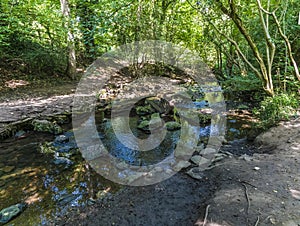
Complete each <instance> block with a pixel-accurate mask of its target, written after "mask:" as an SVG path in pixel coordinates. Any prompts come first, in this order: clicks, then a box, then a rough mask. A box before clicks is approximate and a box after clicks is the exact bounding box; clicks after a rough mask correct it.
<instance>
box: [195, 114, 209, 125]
mask: <svg viewBox="0 0 300 226" xmlns="http://www.w3.org/2000/svg"><path fill="white" fill-rule="evenodd" d="M198 118H199V121H200V123H208V122H210V121H211V114H198Z"/></svg>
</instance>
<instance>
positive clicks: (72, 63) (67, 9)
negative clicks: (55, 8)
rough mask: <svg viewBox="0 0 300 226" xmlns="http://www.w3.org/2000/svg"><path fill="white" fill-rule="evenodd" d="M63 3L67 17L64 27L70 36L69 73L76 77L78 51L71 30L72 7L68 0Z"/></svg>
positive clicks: (68, 40) (62, 0)
mask: <svg viewBox="0 0 300 226" xmlns="http://www.w3.org/2000/svg"><path fill="white" fill-rule="evenodd" d="M60 5H61V11H62V14H63V16H64V18H65V21H66V22H65V24H64V27H65V28H66V29H67V30H68V36H67V43H68V66H67V70H66V72H67V75H68V76H69V77H70V78H72V79H75V74H76V53H75V43H74V36H73V33H72V31H71V26H70V22H69V21H70V17H71V15H70V7H69V2H68V0H60Z"/></svg>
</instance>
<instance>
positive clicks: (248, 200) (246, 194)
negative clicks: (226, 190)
mask: <svg viewBox="0 0 300 226" xmlns="http://www.w3.org/2000/svg"><path fill="white" fill-rule="evenodd" d="M242 185H243V186H244V188H245V196H246V199H247V203H248V206H247V214H249V209H250V199H249V195H248V188H247V186H246V184H245V183H242Z"/></svg>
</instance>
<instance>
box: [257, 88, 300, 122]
mask: <svg viewBox="0 0 300 226" xmlns="http://www.w3.org/2000/svg"><path fill="white" fill-rule="evenodd" d="M298 98H299V97H297V96H296V95H295V94H287V93H281V94H277V95H275V96H274V97H266V98H265V99H264V100H263V101H262V102H261V104H260V107H259V108H255V109H254V110H253V112H254V114H255V115H256V116H258V117H259V118H260V119H261V126H263V127H270V126H272V125H274V124H277V123H278V122H279V121H281V120H288V119H290V118H291V117H292V116H296V114H297V108H298V107H299V104H300V101H299V99H298Z"/></svg>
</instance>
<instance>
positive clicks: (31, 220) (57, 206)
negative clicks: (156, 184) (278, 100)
mask: <svg viewBox="0 0 300 226" xmlns="http://www.w3.org/2000/svg"><path fill="white" fill-rule="evenodd" d="M95 118H96V123H97V130H98V135H99V137H100V139H101V140H102V142H103V144H104V145H105V146H106V148H107V149H108V150H110V154H111V155H113V156H115V157H117V158H119V159H121V160H122V161H125V162H126V163H128V164H131V165H147V164H153V163H155V162H158V161H161V160H162V159H164V158H165V157H166V156H168V155H170V154H171V153H172V151H173V150H174V148H175V146H176V142H177V141H178V139H179V137H180V130H175V131H168V132H167V135H166V138H165V139H164V141H163V142H162V143H161V144H160V146H159V147H157V148H155V149H153V150H151V151H147V152H139V151H134V150H131V149H129V148H127V147H125V146H124V145H122V144H121V143H120V142H119V140H118V139H117V137H116V136H115V135H114V131H113V129H112V124H111V121H110V120H109V119H107V118H103V115H102V114H100V113H99V114H97V115H96V117H95ZM137 124H138V118H137V117H135V116H133V117H131V119H130V126H131V128H132V131H133V134H135V135H136V136H137V137H141V138H145V137H147V136H148V134H146V133H145V132H143V131H141V130H138V129H136V127H137ZM249 125H250V122H248V121H247V120H245V119H241V118H238V117H234V116H233V117H231V116H230V117H227V132H226V139H227V141H229V142H230V141H236V140H240V139H244V138H245V137H246V136H247V131H248V130H247V128H249ZM70 127H71V125H65V126H64V131H68V132H65V133H64V134H63V136H58V135H57V136H54V135H51V134H49V133H43V132H36V131H26V132H25V134H24V135H22V136H20V137H11V138H8V139H5V140H3V141H2V142H1V143H0V150H1V151H0V210H1V209H3V208H6V207H8V206H11V205H14V204H17V203H22V202H26V203H28V204H29V205H28V207H27V208H26V209H25V211H24V212H22V213H21V214H20V215H19V216H17V217H16V218H14V219H13V220H11V221H10V222H9V225H47V224H48V223H49V220H51V219H54V218H55V219H59V218H60V217H61V216H63V215H64V214H66V213H67V212H68V211H69V210H70V209H71V208H77V207H80V206H86V205H92V204H93V203H94V202H95V200H96V199H101V198H105V197H106V196H110V195H113V194H114V193H115V192H117V191H118V190H119V189H121V188H122V186H121V185H118V184H114V183H113V182H111V181H108V180H106V179H105V178H103V177H102V176H100V175H99V174H97V173H96V172H95V171H94V170H93V169H92V168H91V167H89V166H88V164H87V163H86V162H85V161H84V159H83V158H82V157H81V155H80V153H78V152H76V151H74V150H76V148H77V146H76V142H75V139H74V134H73V132H72V130H71V128H70ZM200 130H201V131H200V136H201V139H202V138H203V140H204V141H205V139H207V138H208V137H209V134H210V125H209V124H208V125H204V126H202V127H201V129H200ZM45 144H46V146H47V145H48V147H50V146H54V147H56V150H58V151H59V152H61V153H66V155H65V156H66V157H67V159H68V160H69V162H64V161H63V160H64V159H58V158H56V157H55V155H54V154H53V153H45V152H44V153H43V151H41V150H43V145H45Z"/></svg>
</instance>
